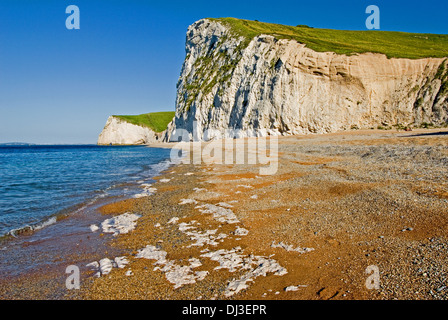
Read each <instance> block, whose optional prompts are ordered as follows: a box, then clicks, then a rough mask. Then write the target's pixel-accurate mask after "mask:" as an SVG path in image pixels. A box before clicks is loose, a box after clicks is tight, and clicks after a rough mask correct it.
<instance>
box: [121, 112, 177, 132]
mask: <svg viewBox="0 0 448 320" xmlns="http://www.w3.org/2000/svg"><path fill="white" fill-rule="evenodd" d="M174 114H175V112H171V111H169V112H154V113H145V114H140V115H137V116H114V117H116V118H119V119H121V120H123V121H126V122H129V123H132V124H135V125H138V126H142V127H148V128H150V129H151V130H153V131H154V132H162V131H164V130H165V129H166V127H167V126H168V123H170V122H171V120H173V118H174Z"/></svg>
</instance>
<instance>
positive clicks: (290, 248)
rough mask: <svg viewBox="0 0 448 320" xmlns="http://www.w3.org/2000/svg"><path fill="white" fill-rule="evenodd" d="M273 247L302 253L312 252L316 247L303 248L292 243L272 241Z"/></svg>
mask: <svg viewBox="0 0 448 320" xmlns="http://www.w3.org/2000/svg"><path fill="white" fill-rule="evenodd" d="M271 247H272V248H282V249H285V250H286V251H295V252H298V253H301V254H303V253H307V252H311V251H313V250H314V248H301V247H297V248H294V247H293V246H292V245H288V244H286V243H284V242H279V243H277V244H276V243H275V241H274V242H272V244H271Z"/></svg>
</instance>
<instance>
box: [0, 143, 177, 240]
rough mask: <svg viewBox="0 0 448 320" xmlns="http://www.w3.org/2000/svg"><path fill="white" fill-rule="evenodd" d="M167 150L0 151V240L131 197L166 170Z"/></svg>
mask: <svg viewBox="0 0 448 320" xmlns="http://www.w3.org/2000/svg"><path fill="white" fill-rule="evenodd" d="M171 164H172V162H171V161H170V149H163V148H149V147H146V146H97V145H25V146H23V145H20V146H0V237H4V236H13V237H17V236H18V235H19V234H20V233H21V231H23V230H33V231H34V230H39V229H43V228H45V227H48V226H50V225H52V224H55V223H57V221H58V220H59V218H60V217H67V216H70V215H72V214H74V213H79V212H80V211H82V210H84V209H85V208H86V207H88V206H93V205H95V203H99V202H101V201H103V202H104V199H124V198H132V197H137V196H138V194H140V193H141V192H142V185H148V184H150V183H151V182H153V180H152V178H153V177H154V176H157V175H159V174H160V173H161V172H162V171H164V170H166V169H167V168H169V166H170V165H171Z"/></svg>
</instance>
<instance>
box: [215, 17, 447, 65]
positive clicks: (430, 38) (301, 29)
mask: <svg viewBox="0 0 448 320" xmlns="http://www.w3.org/2000/svg"><path fill="white" fill-rule="evenodd" d="M209 20H214V21H220V22H222V23H224V24H226V25H228V26H229V27H230V28H231V30H232V31H233V32H234V33H235V34H236V35H237V36H243V37H245V39H246V41H245V43H246V44H249V42H250V40H251V39H253V38H254V37H256V36H259V35H261V34H266V35H272V36H275V37H276V38H277V39H293V40H296V41H298V42H300V43H304V44H306V46H307V47H308V48H310V49H312V50H314V51H318V52H335V53H337V54H346V55H350V54H355V53H365V52H374V53H382V54H385V55H386V56H387V57H389V58H408V59H419V58H429V57H434V58H443V57H448V35H446V34H424V33H406V32H395V31H367V30H366V31H346V30H332V29H317V28H310V27H308V26H297V27H293V26H286V25H280V24H273V23H265V22H258V21H250V20H241V19H235V18H219V19H209Z"/></svg>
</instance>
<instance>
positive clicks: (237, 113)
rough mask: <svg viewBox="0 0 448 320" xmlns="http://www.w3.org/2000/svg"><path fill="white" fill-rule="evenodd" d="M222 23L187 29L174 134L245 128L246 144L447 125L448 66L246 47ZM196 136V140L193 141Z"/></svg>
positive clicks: (286, 47) (278, 46)
mask: <svg viewBox="0 0 448 320" xmlns="http://www.w3.org/2000/svg"><path fill="white" fill-rule="evenodd" d="M242 41H243V38H242V37H240V38H238V37H236V36H235V35H234V34H233V33H232V32H231V30H230V29H229V27H228V26H227V25H226V24H224V23H222V22H220V21H219V20H211V19H203V20H200V21H198V22H196V23H194V24H193V25H191V26H190V27H189V28H188V32H187V40H186V54H187V55H186V59H185V62H184V64H183V67H182V71H181V75H180V79H179V82H178V85H177V98H176V116H175V118H174V120H173V121H172V122H171V123H170V124H169V126H168V129H167V131H166V133H165V136H164V139H165V141H169V140H170V139H171V140H175V139H174V136H175V135H176V129H186V130H187V131H188V133H189V138H190V139H209V138H213V133H212V134H211V135H210V134H209V135H208V136H204V131H206V130H207V129H211V130H213V131H214V132H215V133H216V135H219V133H221V134H222V133H223V132H224V131H225V130H226V129H229V128H230V129H239V130H241V131H240V132H239V136H259V135H265V134H271V135H280V134H282V135H285V134H303V133H327V132H334V131H338V130H347V129H350V128H353V127H355V126H356V127H357V128H372V127H375V128H376V127H377V126H378V125H394V124H401V125H419V124H421V123H423V122H428V123H434V124H446V123H447V122H448V97H447V94H446V90H442V87H443V81H442V78H441V77H440V72H439V73H438V71H440V70H442V71H443V72H444V73H446V72H447V69H448V68H446V67H445V68H441V66H442V65H443V64H447V63H446V60H445V59H444V58H425V59H395V58H392V59H389V58H387V57H386V56H385V55H382V54H373V53H364V54H354V55H349V56H348V55H338V54H336V53H333V52H316V51H313V50H311V49H309V48H307V47H306V45H304V44H301V43H299V42H297V41H295V40H286V39H283V40H278V39H276V38H275V37H273V36H270V35H260V36H256V37H254V38H253V39H252V40H251V41H250V43H249V44H248V45H247V46H242V45H241V44H242ZM193 133H195V135H196V136H195V137H193Z"/></svg>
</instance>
